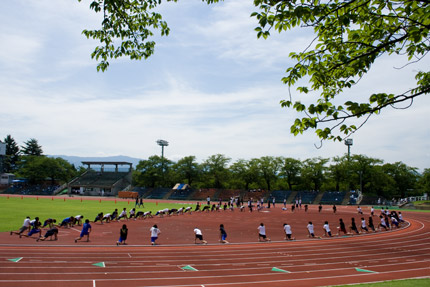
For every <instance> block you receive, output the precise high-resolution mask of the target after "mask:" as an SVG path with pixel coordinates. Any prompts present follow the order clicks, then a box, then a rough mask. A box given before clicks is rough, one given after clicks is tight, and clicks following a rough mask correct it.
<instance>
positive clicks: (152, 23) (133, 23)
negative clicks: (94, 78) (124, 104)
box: [78, 0, 176, 71]
mask: <svg viewBox="0 0 430 287" xmlns="http://www.w3.org/2000/svg"><path fill="white" fill-rule="evenodd" d="M78 1H79V2H81V0H78ZM169 1H175V2H176V0H166V2H169ZM160 4H161V0H140V1H139V0H94V1H92V2H91V4H90V9H91V10H93V11H94V12H96V13H103V20H102V22H101V27H100V29H97V30H84V31H82V34H84V35H85V36H86V37H87V38H91V39H96V40H99V41H100V44H101V45H100V46H97V47H96V48H95V49H94V52H93V53H92V54H91V57H92V58H95V59H96V60H97V61H99V63H98V65H97V71H105V70H106V69H107V68H108V66H109V61H108V60H109V59H116V58H119V57H129V58H130V59H131V60H140V59H142V58H144V59H146V58H148V57H149V56H151V55H152V54H153V53H154V47H155V42H154V41H152V40H150V39H151V37H152V36H154V32H153V31H154V30H156V29H160V33H161V35H162V36H164V35H168V34H169V31H170V29H169V27H168V26H167V23H166V22H165V21H163V20H162V16H161V14H160V13H158V12H155V11H154V9H155V8H157V6H158V5H160Z"/></svg>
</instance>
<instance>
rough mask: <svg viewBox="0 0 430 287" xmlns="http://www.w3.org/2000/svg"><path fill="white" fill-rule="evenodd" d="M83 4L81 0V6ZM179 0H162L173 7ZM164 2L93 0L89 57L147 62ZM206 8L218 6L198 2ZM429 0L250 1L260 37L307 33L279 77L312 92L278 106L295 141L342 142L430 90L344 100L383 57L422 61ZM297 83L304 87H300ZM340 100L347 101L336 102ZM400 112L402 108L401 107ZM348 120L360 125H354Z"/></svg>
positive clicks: (429, 76)
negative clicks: (288, 117)
mask: <svg viewBox="0 0 430 287" xmlns="http://www.w3.org/2000/svg"><path fill="white" fill-rule="evenodd" d="M78 1H81V0H78ZM176 1H177V0H166V2H176ZM161 2H162V1H161V0H94V1H92V2H91V4H90V9H92V10H93V11H94V12H96V13H103V19H102V22H101V27H100V28H99V29H97V30H84V31H83V34H84V35H85V36H86V37H87V38H92V39H96V40H99V41H100V44H101V45H100V46H97V47H96V48H95V50H94V52H93V53H92V54H91V56H92V58H95V59H96V60H98V61H99V63H98V65H97V70H101V71H105V70H106V69H107V68H108V66H109V59H115V58H118V57H123V56H127V57H129V58H130V59H132V60H139V59H142V58H144V59H146V58H148V57H149V56H151V55H152V54H153V53H154V47H155V42H154V41H153V40H151V37H152V36H153V35H154V30H157V29H159V31H160V34H161V35H162V36H163V35H168V34H169V31H170V30H169V27H168V26H167V23H166V22H165V21H164V20H162V15H161V14H160V13H158V12H155V11H154V10H155V9H156V8H157V7H158V6H159V5H160V4H161ZM203 2H206V3H208V4H212V3H216V2H219V0H203ZM429 3H430V2H429V1H407V0H404V1H386V0H348V1H340V0H329V1H315V0H300V1H299V0H291V1H284V0H254V5H255V7H256V9H257V11H256V12H254V13H252V14H251V16H253V17H255V18H256V20H257V21H258V27H257V28H256V29H255V30H256V32H257V37H259V38H260V37H262V38H267V37H269V36H270V32H271V31H272V30H275V31H277V32H284V31H286V30H290V29H294V28H297V27H301V28H305V27H307V28H311V29H313V31H314V33H315V38H314V40H313V41H312V42H311V43H309V45H308V47H306V48H305V47H304V48H305V49H304V50H303V51H302V52H295V53H291V55H290V57H291V58H292V59H293V60H294V61H295V64H294V65H293V66H291V67H288V68H287V70H286V73H287V75H286V76H285V77H284V78H283V79H282V80H283V82H284V83H285V84H287V85H288V87H289V88H291V87H295V86H296V85H298V84H300V86H298V87H297V90H298V92H299V93H303V94H310V93H312V94H316V95H318V96H317V98H316V99H315V100H314V101H313V102H312V103H310V104H304V103H303V101H294V100H293V95H292V93H291V90H290V97H289V98H288V99H286V100H283V101H281V106H282V107H288V108H292V109H294V110H296V111H297V112H299V113H301V114H303V116H302V117H299V118H297V119H296V120H295V121H294V123H293V124H292V126H291V133H292V134H294V135H298V134H301V133H303V132H304V131H305V130H307V129H314V130H315V132H316V134H317V135H318V137H319V138H320V139H321V140H325V139H329V140H339V141H340V140H342V139H344V138H346V137H348V136H350V135H351V134H352V133H354V132H355V131H356V130H357V129H359V128H360V127H361V126H362V125H363V124H364V123H365V122H366V121H367V120H368V118H369V117H370V116H372V115H375V114H378V113H380V111H381V110H382V109H384V108H387V107H393V108H399V107H400V106H399V104H402V103H403V104H406V107H409V106H410V105H412V103H413V99H414V98H416V97H418V96H421V95H424V94H428V93H429V92H430V72H429V71H417V72H416V75H415V78H416V81H417V83H416V85H415V87H412V88H410V89H409V90H403V91H398V92H397V93H396V94H393V93H386V92H385V91H378V92H376V93H372V94H369V95H367V96H368V100H366V101H362V102H359V101H356V100H354V99H352V98H351V97H347V96H346V97H345V94H346V93H347V92H348V90H349V89H351V88H352V87H354V86H355V85H356V84H357V83H358V82H359V81H360V79H361V78H363V77H364V76H365V75H366V73H368V72H369V70H370V69H371V67H372V65H373V64H374V63H375V62H376V60H377V59H378V58H380V57H381V56H383V55H406V56H407V64H412V63H414V62H418V61H420V60H421V59H422V58H423V57H425V56H426V55H427V53H428V52H429V50H430V17H429V16H428V15H430V4H429ZM302 80H305V81H308V84H305V85H303V86H302V85H301V82H302ZM341 96H343V98H345V100H344V102H343V103H341V104H337V101H335V99H339V98H341ZM401 108H405V106H404V105H403V106H402V107H401ZM353 119H358V124H355V121H352V120H353Z"/></svg>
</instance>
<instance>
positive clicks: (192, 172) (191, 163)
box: [172, 155, 200, 185]
mask: <svg viewBox="0 0 430 287" xmlns="http://www.w3.org/2000/svg"><path fill="white" fill-rule="evenodd" d="M172 168H173V169H174V170H176V172H177V173H178V174H179V176H180V178H181V181H182V180H183V179H185V180H187V183H188V184H189V185H192V183H193V182H194V181H195V180H197V179H198V177H199V174H200V168H199V164H198V163H197V162H196V157H195V156H193V155H192V156H191V155H190V156H186V157H184V158H181V159H180V160H178V162H177V163H176V164H174V165H173V167H172Z"/></svg>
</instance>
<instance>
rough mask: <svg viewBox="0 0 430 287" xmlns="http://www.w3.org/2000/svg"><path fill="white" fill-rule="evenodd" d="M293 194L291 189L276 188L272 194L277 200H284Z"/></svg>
mask: <svg viewBox="0 0 430 287" xmlns="http://www.w3.org/2000/svg"><path fill="white" fill-rule="evenodd" d="M290 194H291V190H274V191H272V193H271V194H270V196H272V197H274V198H275V200H276V202H284V199H288V197H289V196H290Z"/></svg>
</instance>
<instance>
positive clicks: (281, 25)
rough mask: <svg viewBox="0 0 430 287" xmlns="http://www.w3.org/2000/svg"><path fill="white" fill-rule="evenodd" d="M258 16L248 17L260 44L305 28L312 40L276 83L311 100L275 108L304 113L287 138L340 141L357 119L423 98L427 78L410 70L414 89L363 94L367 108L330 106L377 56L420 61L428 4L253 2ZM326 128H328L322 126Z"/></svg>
mask: <svg viewBox="0 0 430 287" xmlns="http://www.w3.org/2000/svg"><path fill="white" fill-rule="evenodd" d="M254 3H255V4H256V5H257V6H258V7H259V8H260V10H261V12H256V13H254V14H253V16H255V17H256V18H257V19H258V21H259V27H257V28H256V31H257V33H258V36H259V37H264V38H267V37H268V36H269V35H270V30H271V29H274V30H276V31H278V32H282V31H285V30H288V29H292V28H294V27H298V26H301V27H311V28H313V30H314V32H315V34H316V37H315V39H314V40H313V43H311V44H310V45H309V46H308V48H307V49H305V50H304V51H302V52H299V53H291V55H290V57H291V58H292V59H293V60H294V61H296V64H295V65H294V66H292V67H289V68H288V69H287V71H286V72H287V75H286V76H285V77H284V78H283V82H284V83H285V84H287V85H288V86H289V87H293V86H295V85H296V84H298V83H299V81H300V80H302V79H305V80H308V81H309V84H308V85H305V86H299V87H298V88H297V90H298V91H299V92H300V93H303V94H309V93H311V92H313V93H316V94H319V96H318V99H317V100H316V101H314V102H313V103H311V104H308V105H305V104H303V103H302V102H300V101H295V102H294V101H293V100H292V97H290V99H288V100H284V101H282V102H281V105H282V106H284V107H292V108H293V109H295V110H296V111H297V112H300V113H302V112H303V113H304V114H305V115H304V116H303V117H302V118H298V119H296V120H295V122H294V124H293V125H292V126H291V132H292V133H293V134H294V135H297V134H299V133H303V131H305V130H306V129H309V128H311V129H315V130H316V133H317V135H318V136H319V137H320V138H321V139H333V140H342V139H343V138H344V137H346V136H349V135H351V133H354V132H355V131H356V130H357V129H358V128H359V127H360V126H356V125H354V124H348V122H347V120H348V119H351V118H363V121H362V122H361V123H362V124H363V123H365V122H366V121H367V119H368V118H369V117H370V116H371V115H373V114H377V113H379V112H380V111H381V110H382V109H384V108H386V107H389V106H392V107H397V104H399V103H402V102H405V101H406V102H407V103H408V105H410V104H412V101H413V99H414V98H415V97H417V96H420V95H423V94H427V93H429V92H430V72H429V71H418V72H417V73H416V80H417V84H416V86H415V87H414V88H412V89H409V90H405V91H399V93H398V94H387V93H385V92H383V91H381V92H379V93H374V94H370V95H368V101H367V102H357V101H354V100H353V99H351V98H348V97H347V98H346V101H345V102H344V103H343V104H339V105H336V104H334V99H335V98H339V96H340V95H343V94H344V93H346V92H347V90H348V89H350V88H352V87H353V86H355V85H356V84H357V83H358V81H359V80H360V79H361V78H362V77H364V76H365V74H366V73H368V72H369V70H370V68H371V66H372V65H373V64H374V63H375V61H376V60H377V59H378V58H379V57H381V56H382V55H384V54H387V55H392V54H396V55H407V57H408V61H409V62H410V63H412V62H415V61H419V60H421V59H422V58H423V57H424V56H426V54H427V53H428V52H429V50H430V42H429V40H430V39H429V36H430V32H429V31H430V18H429V17H428V15H430V5H429V2H428V1H385V0H373V1H368V0H349V1H338V0H334V1H280V0H278V1H276V0H275V1H273V0H256V1H254ZM326 123H328V124H329V125H328V126H327V125H325V124H326Z"/></svg>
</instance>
